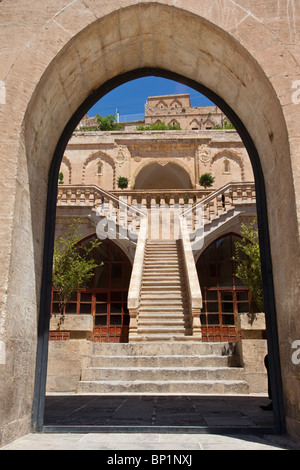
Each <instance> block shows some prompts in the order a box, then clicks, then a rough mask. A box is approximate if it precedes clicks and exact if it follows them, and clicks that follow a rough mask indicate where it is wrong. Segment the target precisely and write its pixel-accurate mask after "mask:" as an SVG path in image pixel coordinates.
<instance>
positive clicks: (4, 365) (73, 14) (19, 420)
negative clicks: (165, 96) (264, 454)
mask: <svg viewBox="0 0 300 470" xmlns="http://www.w3.org/2000/svg"><path fill="white" fill-rule="evenodd" d="M0 12H1V24H2V27H1V32H0V37H1V41H0V71H1V72H0V88H1V94H0V124H1V128H2V129H5V132H2V133H1V137H0V141H1V159H0V175H1V178H0V193H1V201H2V203H1V207H0V218H1V231H0V234H1V252H0V265H1V270H0V305H1V313H0V341H1V351H2V352H1V363H0V396H1V404H2V406H1V428H0V433H1V437H0V445H2V444H4V443H7V442H9V441H11V440H13V439H15V438H17V437H19V436H21V435H22V434H25V433H26V432H29V431H30V422H31V416H32V406H33V403H34V399H33V398H34V384H35V383H36V384H41V389H43V386H42V383H43V381H42V380H41V381H40V380H39V379H40V374H41V369H39V368H38V369H37V372H38V377H37V381H36V382H35V375H34V373H35V366H36V358H37V343H38V334H37V328H38V324H39V312H40V305H41V304H42V305H43V302H44V299H43V298H41V295H40V293H41V283H42V279H43V275H42V273H43V259H44V258H43V256H44V238H45V237H46V240H47V241H49V237H50V234H51V231H50V230H49V226H51V224H52V227H53V225H54V223H55V218H54V217H53V214H52V211H51V210H50V211H48V213H47V218H46V207H47V206H46V202H47V191H48V183H49V174H50V175H52V174H53V173H52V172H50V167H51V162H52V161H53V156H54V153H55V149H57V152H56V153H55V158H57V159H58V160H59V159H60V158H61V157H62V156H63V155H62V154H63V151H62V141H61V140H60V138H61V136H63V137H64V138H66V137H69V136H71V133H72V131H73V129H75V127H76V125H77V123H78V121H79V120H80V119H81V118H82V117H83V116H84V115H85V114H86V112H87V110H88V108H89V107H90V106H91V104H92V103H91V99H92V98H94V99H95V100H96V99H97V98H98V97H99V96H100V94H101V93H102V94H103V93H106V92H107V91H108V90H110V89H111V88H112V87H113V86H114V85H117V84H121V83H122V81H123V82H124V81H126V80H128V79H129V78H130V79H131V78H137V76H139V74H140V76H142V75H143V74H144V75H145V74H147V73H148V74H151V73H153V70H155V71H156V72H157V73H158V74H160V75H164V76H167V77H168V78H171V76H172V77H173V78H176V77H177V78H180V80H181V81H184V82H185V83H186V84H188V85H192V84H193V85H194V86H195V87H196V88H197V87H198V84H202V85H204V86H206V87H207V89H209V90H211V91H212V92H213V93H215V94H216V96H217V97H219V98H220V101H219V103H217V104H218V105H221V103H222V105H224V103H226V105H227V106H229V107H230V109H231V110H232V111H233V112H234V115H233V116H232V117H234V116H238V117H239V121H238V122H236V123H234V124H236V127H237V128H239V129H238V130H239V131H240V132H241V133H242V135H243V136H244V137H245V136H247V137H251V142H253V144H254V146H255V149H256V150H257V153H258V156H259V159H258V157H257V154H256V152H255V151H253V147H252V144H250V143H249V145H248V148H247V150H248V151H249V152H250V153H251V158H252V159H253V160H252V161H253V165H254V172H255V177H256V179H257V184H258V188H260V193H259V195H258V196H259V197H260V198H261V203H262V204H261V206H260V207H262V211H261V212H260V213H259V214H258V215H259V224H260V226H261V227H262V228H263V230H262V234H263V236H262V243H263V245H264V247H265V250H264V251H263V264H264V266H265V271H264V272H265V280H266V286H267V289H268V293H269V292H271V298H273V297H272V292H273V290H272V289H273V288H272V286H273V285H274V292H275V306H276V315H275V311H274V309H273V306H272V302H271V304H270V307H271V308H270V311H271V315H270V318H269V321H268V325H267V326H268V328H270V332H271V334H272V336H273V337H274V338H275V339H276V333H277V328H278V336H279V353H280V355H279V359H278V361H277V362H280V366H281V373H282V379H283V380H282V386H283V399H284V405H285V411H284V413H285V418H286V423H287V427H288V431H289V432H290V433H292V434H293V435H294V436H298V437H299V436H300V409H299V390H300V386H299V380H300V378H299V364H294V363H293V362H292V360H291V356H292V352H293V351H292V344H293V342H294V341H295V340H299V338H300V322H299V315H298V311H299V286H300V267H299V257H300V243H299V218H300V217H299V216H300V204H299V199H300V163H299V162H300V159H299V154H300V139H299V125H298V122H299V113H300V107H299V95H298V92H299V86H298V84H299V79H300V67H299V61H300V54H299V21H300V20H299V4H298V3H297V2H288V3H287V2H278V1H275V0H272V1H270V0H253V1H251V2H250V1H248V0H237V1H234V2H233V1H231V0H220V2H219V3H218V7H216V4H215V3H212V2H211V0H203V1H201V2H195V1H194V0H176V1H175V0H157V1H155V2H154V1H153V2H152V1H148V0H141V1H139V2H136V1H135V0H119V1H118V2H111V1H106V0H101V1H98V0H85V1H84V2H83V1H81V0H74V1H72V2H69V1H67V0H51V1H50V0H47V1H46V2H44V1H43V2H42V1H34V2H33V1H32V0H26V1H25V0H19V1H18V2H11V1H10V0H2V2H1V3H0ZM126 74H127V75H126ZM104 85H105V88H101V87H104ZM95 90H100V91H99V94H98V95H97V93H96V92H95ZM87 100H89V101H87ZM79 107H80V109H79ZM78 109H79V111H78V112H79V114H80V115H79V114H78V116H77V117H78V120H77V121H76V120H75V118H74V119H73V120H72V121H71V123H70V125H69V127H66V126H67V124H68V122H69V121H70V120H71V119H72V117H73V116H74V113H76V111H77V110H78ZM226 114H228V110H226ZM231 120H232V119H231ZM75 121H76V122H75ZM241 123H242V124H243V125H241ZM71 128H72V129H71ZM245 129H247V131H248V133H245ZM64 130H65V132H64ZM58 142H60V144H61V146H59V147H57V144H58ZM57 170H58V168H57ZM49 172H50V173H49ZM53 184H54V178H53V180H52V185H53ZM262 187H264V188H265V195H266V196H265V197H264V192H263V191H262ZM54 202H55V201H54ZM264 208H266V212H264ZM46 220H47V221H48V223H49V224H50V225H47V231H46V230H45V226H46ZM266 221H267V222H268V224H267V223H266ZM267 228H269V233H270V253H271V261H272V263H269V261H270V258H269V254H268V243H267V242H268V231H267ZM46 246H49V245H48V244H47V245H46ZM50 252H51V250H50ZM48 254H49V253H48V252H46V257H45V259H48V257H47V256H48ZM46 268H47V269H48V271H49V266H48V267H47V265H46ZM271 268H272V270H271ZM47 269H46V272H47ZM272 277H273V283H274V284H273V283H272V282H271V280H272ZM46 284H47V283H46ZM267 300H268V301H269V298H268V299H267ZM42 312H44V307H43V309H42ZM274 326H275V328H273V327H274ZM46 337H47V335H45V332H43V334H40V336H39V349H38V351H39V352H40V351H42V349H41V348H40V344H43V338H46ZM275 349H276V348H275ZM275 352H276V351H275ZM38 364H39V365H40V364H42V362H41V361H40V355H38ZM274 372H275V370H274ZM35 398H36V399H37V397H35Z"/></svg>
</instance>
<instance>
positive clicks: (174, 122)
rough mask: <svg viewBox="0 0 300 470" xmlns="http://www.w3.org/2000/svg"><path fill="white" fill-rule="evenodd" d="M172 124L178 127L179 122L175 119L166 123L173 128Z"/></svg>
mask: <svg viewBox="0 0 300 470" xmlns="http://www.w3.org/2000/svg"><path fill="white" fill-rule="evenodd" d="M173 124H176V125H177V126H180V122H178V121H177V119H171V121H170V122H169V123H168V126H173Z"/></svg>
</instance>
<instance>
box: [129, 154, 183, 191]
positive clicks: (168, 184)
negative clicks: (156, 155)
mask: <svg viewBox="0 0 300 470" xmlns="http://www.w3.org/2000/svg"><path fill="white" fill-rule="evenodd" d="M191 187H192V183H191V178H190V175H189V174H188V172H187V171H186V170H185V169H184V168H183V167H182V166H181V165H178V164H176V163H173V162H170V161H168V160H166V161H163V162H155V163H153V162H152V163H149V164H147V165H144V166H143V167H142V169H140V171H139V172H138V174H137V175H136V177H135V179H134V189H189V188H191Z"/></svg>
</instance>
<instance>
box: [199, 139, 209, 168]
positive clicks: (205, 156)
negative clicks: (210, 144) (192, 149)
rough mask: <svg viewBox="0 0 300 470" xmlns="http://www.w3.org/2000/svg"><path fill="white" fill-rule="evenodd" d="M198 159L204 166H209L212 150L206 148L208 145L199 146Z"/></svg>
mask: <svg viewBox="0 0 300 470" xmlns="http://www.w3.org/2000/svg"><path fill="white" fill-rule="evenodd" d="M197 158H198V160H200V161H201V162H202V163H203V164H204V166H206V165H208V164H209V162H210V159H211V153H210V150H209V149H208V148H207V147H206V145H203V144H202V145H199V147H198V149H197Z"/></svg>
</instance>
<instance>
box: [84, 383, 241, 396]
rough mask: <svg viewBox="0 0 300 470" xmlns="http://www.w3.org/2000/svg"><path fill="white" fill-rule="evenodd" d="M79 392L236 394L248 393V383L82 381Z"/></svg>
mask: <svg viewBox="0 0 300 470" xmlns="http://www.w3.org/2000/svg"><path fill="white" fill-rule="evenodd" d="M77 393H78V394H82V395H83V394H124V395H127V394H128V393H130V394H132V393H137V394H142V393H147V394H161V393H170V394H172V395H174V394H176V395H181V394H185V395H187V394H193V395H219V394H220V395H226V394H230V395H234V394H248V393H249V387H248V384H247V383H246V382H245V381H243V380H239V381H232V380H219V381H218V380H201V381H200V380H196V381H183V382H180V381H178V380H175V381H171V380H168V381H150V382H148V381H134V382H127V381H119V380H118V381H111V382H106V381H100V380H99V381H93V382H91V381H81V382H79V384H78V389H77Z"/></svg>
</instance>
